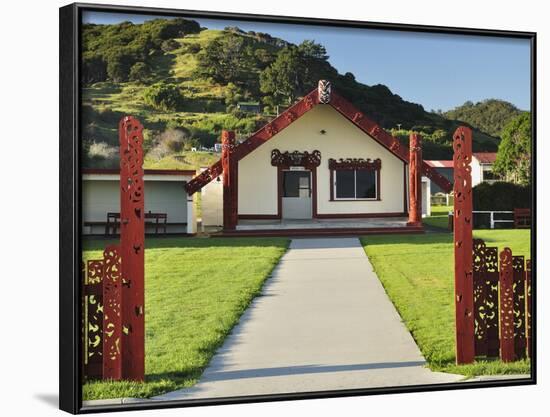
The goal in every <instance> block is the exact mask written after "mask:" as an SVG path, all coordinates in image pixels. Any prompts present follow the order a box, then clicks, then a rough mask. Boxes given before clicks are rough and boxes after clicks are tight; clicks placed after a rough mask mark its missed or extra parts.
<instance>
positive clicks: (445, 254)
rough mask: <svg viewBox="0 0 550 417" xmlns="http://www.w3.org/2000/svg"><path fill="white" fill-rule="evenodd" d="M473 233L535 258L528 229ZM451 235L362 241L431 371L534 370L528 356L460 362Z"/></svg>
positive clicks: (384, 237) (464, 373) (494, 371)
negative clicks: (457, 360)
mask: <svg viewBox="0 0 550 417" xmlns="http://www.w3.org/2000/svg"><path fill="white" fill-rule="evenodd" d="M474 236H475V237H478V238H481V239H484V240H485V241H486V242H487V244H488V245H491V246H497V247H498V248H499V250H500V249H502V248H504V247H505V246H508V247H510V248H511V249H512V251H513V253H514V254H515V255H524V256H526V257H530V231H529V230H479V231H474ZM452 239H453V237H452V234H449V233H429V234H424V235H403V236H369V237H364V238H362V239H361V242H362V244H363V246H364V248H365V251H366V253H367V255H368V257H369V259H370V261H371V263H372V265H373V267H374V269H375V271H376V273H377V275H378V277H379V278H380V281H381V282H382V284H383V286H384V288H385V289H386V292H387V293H388V295H389V297H390V299H391V300H392V302H393V304H394V305H395V307H396V309H397V311H398V312H399V314H400V315H401V318H402V319H403V321H404V323H405V325H406V326H407V328H408V329H409V331H410V332H411V334H412V335H413V337H414V339H415V340H416V343H417V344H418V346H419V347H420V350H421V351H422V354H423V355H424V357H425V358H426V360H427V361H428V365H429V367H430V368H431V369H433V370H437V371H444V372H452V373H458V374H463V375H466V376H475V375H493V374H520V373H529V372H530V362H529V361H528V360H523V361H518V362H513V363H503V362H501V361H499V360H495V361H486V360H480V361H477V362H476V363H474V364H472V365H461V366H457V365H455V330H454V302H453V299H454V278H453V243H452Z"/></svg>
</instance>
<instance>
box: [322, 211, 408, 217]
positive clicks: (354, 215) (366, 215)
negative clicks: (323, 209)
mask: <svg viewBox="0 0 550 417" xmlns="http://www.w3.org/2000/svg"><path fill="white" fill-rule="evenodd" d="M406 215H407V213H399V212H396V213H338V214H333V213H330V214H317V218H318V219H370V218H376V217H405V216H406Z"/></svg>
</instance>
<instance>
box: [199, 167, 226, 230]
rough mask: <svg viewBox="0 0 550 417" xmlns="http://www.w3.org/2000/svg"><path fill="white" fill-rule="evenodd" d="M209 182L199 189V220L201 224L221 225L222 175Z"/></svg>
mask: <svg viewBox="0 0 550 417" xmlns="http://www.w3.org/2000/svg"><path fill="white" fill-rule="evenodd" d="M219 179H220V181H218V180H217V179H215V180H213V181H211V182H209V183H208V184H206V185H205V186H204V187H202V189H201V220H202V225H203V226H223V182H222V177H221V176H220V177H219Z"/></svg>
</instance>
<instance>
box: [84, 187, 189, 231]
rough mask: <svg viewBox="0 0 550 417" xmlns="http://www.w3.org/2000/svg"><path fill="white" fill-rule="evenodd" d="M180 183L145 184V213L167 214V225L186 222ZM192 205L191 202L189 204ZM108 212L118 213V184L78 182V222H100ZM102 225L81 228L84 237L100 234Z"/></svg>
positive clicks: (182, 189)
mask: <svg viewBox="0 0 550 417" xmlns="http://www.w3.org/2000/svg"><path fill="white" fill-rule="evenodd" d="M183 186H184V181H145V190H144V191H145V211H146V212H148V211H151V212H154V213H155V212H156V213H167V214H168V219H167V221H168V223H187V205H188V202H187V193H186V192H185V189H184V188H183ZM191 205H192V203H191ZM108 212H115V213H118V212H120V193H119V181H118V178H117V179H116V180H97V179H93V180H83V181H82V220H83V222H88V221H99V222H104V221H106V220H107V213H108ZM104 230H105V227H104V226H94V227H84V228H83V231H84V233H85V234H88V233H94V234H96V233H98V234H102V233H103V232H104ZM167 231H168V232H174V233H185V232H186V231H187V228H186V226H170V227H169V228H168V230H167Z"/></svg>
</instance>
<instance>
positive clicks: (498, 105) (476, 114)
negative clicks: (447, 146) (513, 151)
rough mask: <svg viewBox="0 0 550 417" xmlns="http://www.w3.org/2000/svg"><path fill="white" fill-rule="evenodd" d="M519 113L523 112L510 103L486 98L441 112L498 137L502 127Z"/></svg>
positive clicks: (447, 116) (449, 117)
mask: <svg viewBox="0 0 550 417" xmlns="http://www.w3.org/2000/svg"><path fill="white" fill-rule="evenodd" d="M521 113H523V112H522V111H521V110H519V109H518V108H517V107H516V106H514V105H513V104H512V103H508V102H507V101H504V100H496V99H488V100H483V101H480V102H478V103H475V104H474V103H472V102H471V101H467V102H466V103H464V104H463V105H462V106H458V107H456V108H454V109H453V110H449V111H447V112H445V113H443V116H445V117H446V118H447V119H450V120H462V121H464V122H467V123H469V124H470V125H472V126H473V127H476V128H477V129H479V130H481V131H483V132H486V133H488V134H489V135H492V136H495V137H500V135H501V132H502V128H503V127H504V126H505V125H506V124H507V123H508V122H509V121H510V120H512V119H513V118H514V117H517V116H519V115H520V114H521Z"/></svg>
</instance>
